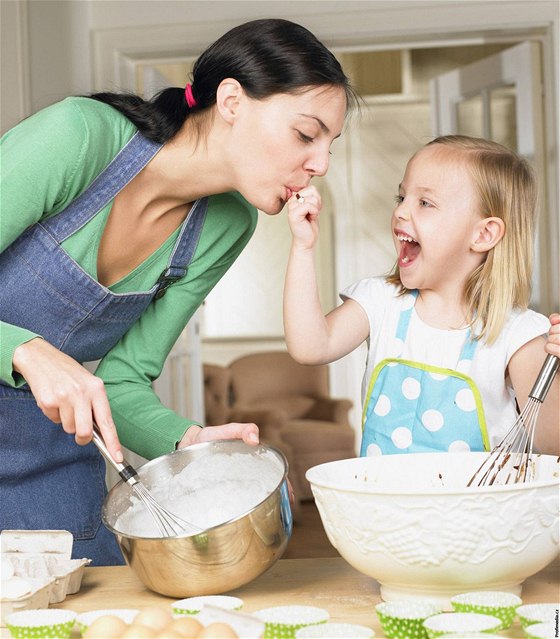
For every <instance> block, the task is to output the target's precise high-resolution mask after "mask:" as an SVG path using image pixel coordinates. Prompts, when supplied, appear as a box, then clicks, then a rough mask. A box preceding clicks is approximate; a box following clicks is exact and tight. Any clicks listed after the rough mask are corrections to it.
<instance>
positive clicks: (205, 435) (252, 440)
mask: <svg viewBox="0 0 560 639" xmlns="http://www.w3.org/2000/svg"><path fill="white" fill-rule="evenodd" d="M217 439H242V440H243V441H244V442H245V443H246V444H250V445H251V446H256V445H257V444H258V443H259V427H258V426H257V425H256V424H239V423H236V422H232V423H231V424H224V425H223V426H207V427H206V428H200V426H196V425H195V426H191V427H190V428H189V429H188V430H187V432H186V433H185V434H184V435H183V438H182V439H181V441H180V442H179V445H178V448H184V447H185V446H190V445H191V444H200V443H201V442H211V441H215V440H217Z"/></svg>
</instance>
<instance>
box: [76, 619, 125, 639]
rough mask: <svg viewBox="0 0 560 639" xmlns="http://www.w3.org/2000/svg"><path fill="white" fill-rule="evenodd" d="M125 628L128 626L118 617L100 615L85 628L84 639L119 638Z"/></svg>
mask: <svg viewBox="0 0 560 639" xmlns="http://www.w3.org/2000/svg"><path fill="white" fill-rule="evenodd" d="M127 628H128V624H127V623H125V622H124V621H123V620H122V619H121V618H120V617H117V616H116V615H101V617H97V619H95V620H94V621H92V622H91V624H90V625H89V626H88V627H87V630H86V631H85V632H84V637H85V638H86V639H115V637H120V636H121V635H122V633H123V632H124V631H125V630H126V629H127Z"/></svg>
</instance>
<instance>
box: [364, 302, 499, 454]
mask: <svg viewBox="0 0 560 639" xmlns="http://www.w3.org/2000/svg"><path fill="white" fill-rule="evenodd" d="M411 294H412V295H413V296H414V297H416V294H417V292H416V291H415V292H413V293H411ZM413 307H414V305H411V306H410V307H409V308H406V309H404V310H402V311H401V313H400V316H399V322H398V325H397V331H396V337H397V338H398V339H399V340H401V341H402V342H403V344H404V343H405V340H406V336H407V332H408V326H409V323H410V318H411V315H412V310H413ZM476 346H477V342H476V341H475V340H473V339H472V338H471V332H470V330H469V331H468V332H467V337H466V339H465V343H464V344H463V348H462V351H461V355H460V356H459V361H460V362H462V364H463V366H465V364H467V368H468V367H469V365H470V364H469V363H472V360H473V357H474V353H475V350H476ZM362 428H363V435H362V446H361V450H360V455H361V456H366V455H375V454H392V453H393V454H394V453H418V452H437V451H450V452H453V451H458V452H459V451H468V450H472V451H481V450H489V449H490V448H489V439H488V434H487V430H486V421H485V418H484V409H483V407H482V399H481V396H480V392H479V391H478V388H477V387H476V385H475V383H474V381H473V380H472V379H471V378H470V377H469V376H468V375H466V374H464V373H460V372H458V371H456V370H452V369H450V368H441V367H437V366H430V365H428V364H424V363H422V362H414V361H410V360H403V359H399V358H388V359H384V360H382V361H381V362H379V364H377V366H376V367H375V369H374V371H373V372H372V375H371V379H370V382H369V386H368V391H367V393H366V399H365V401H364V411H363V417H362Z"/></svg>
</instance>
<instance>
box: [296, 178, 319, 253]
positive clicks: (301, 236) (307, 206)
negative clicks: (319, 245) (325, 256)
mask: <svg viewBox="0 0 560 639" xmlns="http://www.w3.org/2000/svg"><path fill="white" fill-rule="evenodd" d="M322 205H323V204H322V201H321V196H320V195H319V192H318V191H317V189H316V188H315V187H314V186H308V187H306V188H305V189H302V190H301V191H299V192H298V193H296V194H294V196H293V197H291V198H290V199H289V200H288V222H289V224H290V230H291V231H292V236H293V243H294V246H297V247H298V248H303V249H308V248H313V247H314V246H315V243H316V242H317V238H318V237H319V214H320V212H321V207H322Z"/></svg>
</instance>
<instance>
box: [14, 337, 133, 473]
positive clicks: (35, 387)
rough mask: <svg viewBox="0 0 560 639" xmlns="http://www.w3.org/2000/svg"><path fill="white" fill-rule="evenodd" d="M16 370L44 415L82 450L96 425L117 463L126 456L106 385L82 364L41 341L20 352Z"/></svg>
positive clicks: (89, 439)
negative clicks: (123, 454) (57, 425)
mask: <svg viewBox="0 0 560 639" xmlns="http://www.w3.org/2000/svg"><path fill="white" fill-rule="evenodd" d="M13 367H14V370H15V371H17V372H18V373H20V374H21V375H22V376H23V378H24V379H25V381H26V382H27V383H28V384H29V388H30V389H31V392H32V393H33V396H34V397H35V401H36V402H37V406H39V408H40V409H41V410H42V411H43V414H44V415H45V416H46V417H48V418H49V419H50V420H52V421H53V422H55V423H57V424H62V428H63V429H64V431H65V432H66V433H70V434H73V435H74V439H75V440H76V443H77V444H79V445H80V446H83V445H85V444H88V443H89V442H90V441H91V436H92V431H93V421H94V420H95V422H96V424H97V426H98V428H99V432H100V433H101V436H102V438H103V441H104V442H105V444H106V446H107V448H108V450H109V452H110V453H111V456H112V457H113V459H114V460H115V461H117V462H122V459H123V456H122V451H121V446H120V442H119V438H118V436H117V431H116V429H115V424H114V423H113V418H112V416H111V409H110V407H109V400H108V399H107V394H106V393H105V387H104V385H103V381H102V380H101V379H100V378H99V377H96V376H95V375H92V374H91V373H90V372H89V371H88V370H86V369H85V368H84V367H83V366H82V365H81V364H78V362H76V361H75V360H74V359H72V358H71V357H69V356H68V355H66V354H64V353H62V352H61V351H59V350H58V349H57V348H55V347H54V346H52V345H51V344H49V343H48V342H47V341H45V340H44V339H42V338H40V337H38V338H35V339H32V340H30V341H29V342H25V343H24V344H21V345H20V346H18V347H17V348H16V350H15V351H14V357H13Z"/></svg>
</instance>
